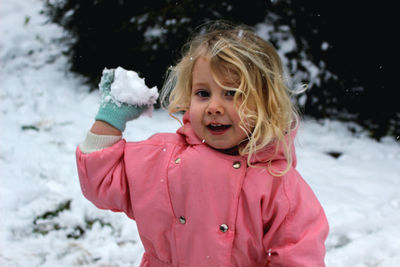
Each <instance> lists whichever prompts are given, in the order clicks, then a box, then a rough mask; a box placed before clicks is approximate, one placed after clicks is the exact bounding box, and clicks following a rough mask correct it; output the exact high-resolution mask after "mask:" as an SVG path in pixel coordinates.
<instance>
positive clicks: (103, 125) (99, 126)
mask: <svg viewBox="0 0 400 267" xmlns="http://www.w3.org/2000/svg"><path fill="white" fill-rule="evenodd" d="M90 132H92V133H93V134H96V135H113V136H121V135H122V132H121V131H120V130H119V129H117V128H115V127H114V126H112V125H111V124H109V123H107V122H105V121H101V120H96V121H95V122H94V124H93V126H92V128H91V129H90Z"/></svg>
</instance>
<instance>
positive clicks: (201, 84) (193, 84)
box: [192, 82, 209, 87]
mask: <svg viewBox="0 0 400 267" xmlns="http://www.w3.org/2000/svg"><path fill="white" fill-rule="evenodd" d="M194 86H206V87H207V86H209V84H208V83H202V82H196V83H192V87H194Z"/></svg>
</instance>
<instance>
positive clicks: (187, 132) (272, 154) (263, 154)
mask: <svg viewBox="0 0 400 267" xmlns="http://www.w3.org/2000/svg"><path fill="white" fill-rule="evenodd" d="M182 120H183V126H182V127H181V128H179V129H178V130H177V133H178V134H180V135H182V136H183V137H184V138H185V140H186V142H187V143H188V144H189V145H207V144H205V143H203V142H202V140H201V139H200V138H199V137H198V136H197V135H196V133H195V132H194V130H193V128H192V125H191V123H190V118H189V112H186V113H185V114H184V116H183V118H182ZM297 130H298V127H296V128H295V129H294V130H292V131H291V132H290V134H289V135H287V136H286V142H289V144H290V151H291V153H292V160H293V162H292V166H293V167H295V166H296V153H295V147H294V139H295V137H296V134H297ZM240 157H245V158H247V156H240ZM285 159H286V157H285V152H284V146H283V144H282V143H281V144H280V145H277V143H276V142H274V143H271V144H270V145H267V146H266V147H264V148H263V149H261V150H259V151H258V152H257V153H255V154H254V155H252V157H251V159H250V163H251V164H257V163H265V162H268V161H275V160H285Z"/></svg>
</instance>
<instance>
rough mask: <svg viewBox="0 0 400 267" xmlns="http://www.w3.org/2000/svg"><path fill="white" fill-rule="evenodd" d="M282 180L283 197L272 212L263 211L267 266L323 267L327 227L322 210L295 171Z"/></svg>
mask: <svg viewBox="0 0 400 267" xmlns="http://www.w3.org/2000/svg"><path fill="white" fill-rule="evenodd" d="M281 178H282V179H283V180H282V183H281V186H280V190H281V191H282V195H283V197H282V198H280V199H278V200H277V204H276V206H275V208H273V209H272V210H269V211H265V214H268V215H267V216H265V217H266V219H267V220H269V223H268V222H267V223H266V225H269V227H268V228H269V230H268V231H266V233H265V235H264V238H263V243H264V248H265V250H266V253H267V255H268V262H269V265H268V266H274V267H276V266H285V267H308V266H313V267H324V266H325V263H324V258H325V240H326V238H327V235H328V231H329V226H328V221H327V219H326V216H325V213H324V211H323V209H322V206H321V204H320V203H319V201H318V199H317V197H316V196H315V194H314V192H313V191H312V190H311V188H310V187H309V185H308V184H307V183H306V182H305V181H304V180H303V179H302V178H301V176H300V175H299V174H298V173H297V171H296V170H291V171H290V172H289V173H288V174H287V176H286V177H281ZM269 208H271V206H269Z"/></svg>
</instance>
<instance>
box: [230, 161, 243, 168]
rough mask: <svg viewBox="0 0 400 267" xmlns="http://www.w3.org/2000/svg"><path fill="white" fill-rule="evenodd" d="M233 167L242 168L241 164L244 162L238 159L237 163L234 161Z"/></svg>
mask: <svg viewBox="0 0 400 267" xmlns="http://www.w3.org/2000/svg"><path fill="white" fill-rule="evenodd" d="M232 166H233V168H235V169H239V168H240V166H242V164H241V163H240V161H236V162H235V163H233V165H232Z"/></svg>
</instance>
